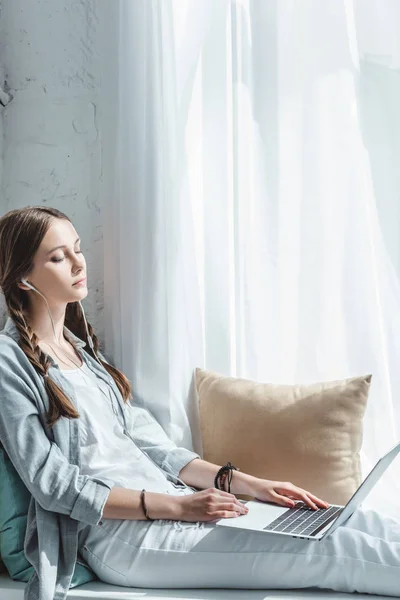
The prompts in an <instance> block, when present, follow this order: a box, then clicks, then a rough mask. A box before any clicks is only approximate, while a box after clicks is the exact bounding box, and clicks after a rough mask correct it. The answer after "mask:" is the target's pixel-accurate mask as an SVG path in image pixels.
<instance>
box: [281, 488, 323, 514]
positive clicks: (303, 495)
mask: <svg viewBox="0 0 400 600" xmlns="http://www.w3.org/2000/svg"><path fill="white" fill-rule="evenodd" d="M276 490H277V491H278V493H280V494H283V495H286V494H290V495H291V496H293V497H294V498H297V499H299V500H303V502H304V503H305V504H307V506H309V507H310V508H312V509H314V510H318V506H317V505H316V504H315V503H314V502H313V501H312V500H311V498H309V497H308V495H307V492H306V491H304V490H302V489H301V488H296V487H295V486H293V488H292V487H291V486H290V489H289V488H287V487H285V488H276Z"/></svg>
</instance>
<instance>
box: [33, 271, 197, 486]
mask: <svg viewBox="0 0 400 600" xmlns="http://www.w3.org/2000/svg"><path fill="white" fill-rule="evenodd" d="M21 283H23V284H24V285H26V286H28V287H29V288H31V289H32V290H34V291H35V292H37V293H38V294H40V295H41V296H42V298H43V299H44V301H45V302H46V305H47V311H48V313H49V315H50V319H51V324H52V327H53V333H54V340H55V341H56V342H57V338H56V330H55V327H54V322H53V317H52V316H51V312H50V309H49V305H48V303H47V300H46V298H45V297H44V296H43V294H41V293H40V292H39V290H37V289H36V288H35V287H34V286H33V285H31V284H30V283H29V282H28V281H26V279H25V278H24V277H22V279H21ZM78 302H79V305H80V307H81V309H82V315H83V320H84V323H85V328H86V335H87V339H88V343H89V346H90V348H91V349H92V351H93V356H94V357H95V358H96V360H97V362H98V363H99V364H100V366H101V367H102V372H104V371H105V375H106V377H107V378H108V383H109V385H110V387H111V389H112V384H113V383H114V380H112V383H111V379H112V378H111V376H110V375H109V373H107V371H106V370H105V368H104V366H103V364H102V362H101V360H100V359H99V358H98V356H97V353H96V351H95V349H94V344H93V340H92V338H91V336H90V335H89V328H88V326H87V321H86V316H85V311H84V310H83V306H82V303H81V301H80V300H78ZM100 391H102V390H101V388H100ZM110 400H111V405H112V407H113V410H114V412H115V415H116V417H117V420H118V421H119V422H120V424H121V426H122V427H123V430H124V433H125V435H127V436H128V437H129V438H130V439H131V440H132V441H133V443H134V444H135V446H137V444H136V442H135V440H134V438H133V437H132V436H131V435H130V433H129V431H128V429H127V428H126V427H125V425H124V424H123V423H121V421H120V420H119V417H118V414H117V412H116V411H115V409H114V403H113V400H112V397H111V396H110ZM137 447H138V448H139V450H141V451H142V452H143V453H144V454H145V455H146V456H147V457H148V458H149V459H150V460H151V462H152V463H153V464H154V465H155V466H156V467H157V468H158V469H160V471H161V472H162V473H163V472H164V470H163V469H161V467H160V466H159V465H158V464H157V463H156V462H155V461H154V460H153V459H152V458H151V456H149V455H148V454H147V452H146V451H145V450H143V449H142V448H140V447H139V446H137ZM167 473H168V475H172V476H173V477H174V478H175V479H176V480H177V481H180V482H181V483H182V484H183V485H184V486H185V487H189V488H190V489H191V490H193V491H197V490H196V489H195V488H193V487H191V486H188V485H187V484H186V483H185V482H184V481H182V479H180V477H178V476H177V475H175V474H174V473H172V472H169V471H167Z"/></svg>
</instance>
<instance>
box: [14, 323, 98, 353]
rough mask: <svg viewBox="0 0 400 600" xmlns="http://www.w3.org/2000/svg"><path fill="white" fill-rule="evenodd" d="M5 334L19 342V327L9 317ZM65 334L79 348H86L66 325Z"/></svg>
mask: <svg viewBox="0 0 400 600" xmlns="http://www.w3.org/2000/svg"><path fill="white" fill-rule="evenodd" d="M4 332H5V333H7V334H8V335H9V336H10V337H12V338H13V339H14V340H15V341H16V342H18V341H19V338H20V336H19V331H18V327H17V326H16V324H15V323H14V321H13V319H12V318H11V317H10V316H9V317H8V318H7V321H6V324H5V326H4ZM64 334H65V336H66V338H67V339H69V341H72V342H73V343H74V344H75V345H76V346H77V347H78V348H84V347H85V346H86V342H84V341H83V340H81V338H79V337H78V336H77V335H75V334H74V333H72V331H71V330H70V329H68V327H66V326H65V325H64Z"/></svg>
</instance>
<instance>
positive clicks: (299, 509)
mask: <svg viewBox="0 0 400 600" xmlns="http://www.w3.org/2000/svg"><path fill="white" fill-rule="evenodd" d="M342 510H343V508H342V507H337V506H330V507H329V508H319V509H318V510H314V509H312V508H310V507H309V506H308V505H307V504H306V503H305V502H298V503H297V504H296V507H295V508H291V509H289V510H288V511H287V512H285V513H283V515H281V516H280V517H278V518H277V519H275V521H272V523H270V524H269V525H267V527H264V530H267V531H281V532H284V533H297V534H299V535H315V534H316V533H318V532H319V531H321V529H323V528H324V527H325V525H327V524H328V523H329V522H330V521H332V520H333V519H335V518H336V517H338V516H339V514H340V513H341V512H342Z"/></svg>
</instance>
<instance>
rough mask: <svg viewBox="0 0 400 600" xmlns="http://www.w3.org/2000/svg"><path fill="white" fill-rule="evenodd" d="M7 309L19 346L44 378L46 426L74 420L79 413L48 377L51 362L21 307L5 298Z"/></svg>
mask: <svg viewBox="0 0 400 600" xmlns="http://www.w3.org/2000/svg"><path fill="white" fill-rule="evenodd" d="M6 302H7V307H8V310H9V314H10V316H11V318H12V320H13V321H14V323H15V325H16V327H17V329H18V332H19V335H20V341H19V345H20V347H21V348H22V350H23V351H24V353H25V354H26V356H27V357H28V360H29V362H30V363H31V364H32V365H33V367H34V368H35V370H36V371H37V372H38V373H39V374H40V375H42V376H43V377H44V386H45V389H46V392H47V394H48V398H49V411H48V414H47V424H48V426H49V427H53V425H54V424H55V422H56V421H57V420H58V419H59V418H60V417H67V418H69V419H76V418H78V417H79V413H78V412H77V410H76V409H75V407H74V405H73V403H72V402H71V400H70V399H69V398H68V396H66V395H65V394H64V392H63V391H62V389H61V388H60V387H59V386H58V385H57V384H56V383H55V382H54V381H53V380H52V379H51V377H49V376H48V370H49V368H50V366H51V362H50V360H49V358H48V357H47V356H46V354H45V353H44V352H43V351H42V349H41V348H40V346H39V344H38V338H37V336H36V334H35V333H34V332H33V331H32V329H31V328H30V327H29V325H28V323H27V322H26V320H25V317H24V313H23V311H22V307H21V306H19V305H18V302H17V301H16V300H15V299H13V297H12V296H10V297H9V298H7V300H6Z"/></svg>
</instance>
